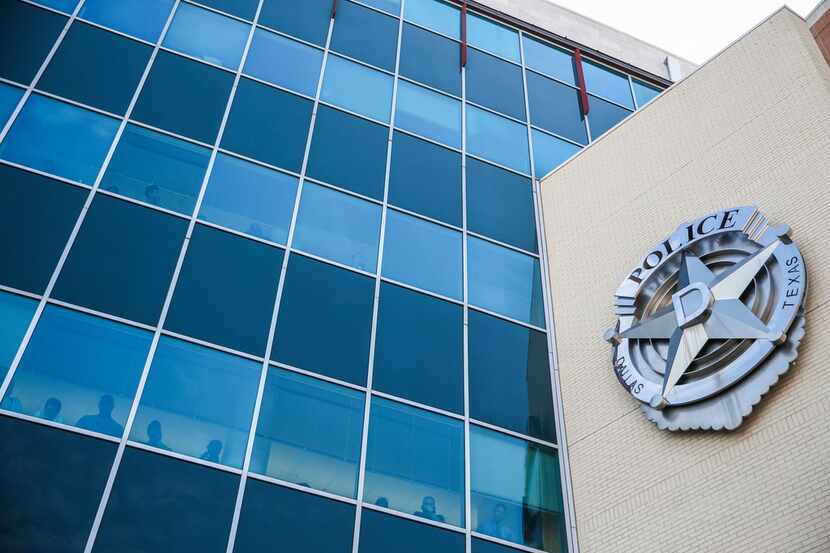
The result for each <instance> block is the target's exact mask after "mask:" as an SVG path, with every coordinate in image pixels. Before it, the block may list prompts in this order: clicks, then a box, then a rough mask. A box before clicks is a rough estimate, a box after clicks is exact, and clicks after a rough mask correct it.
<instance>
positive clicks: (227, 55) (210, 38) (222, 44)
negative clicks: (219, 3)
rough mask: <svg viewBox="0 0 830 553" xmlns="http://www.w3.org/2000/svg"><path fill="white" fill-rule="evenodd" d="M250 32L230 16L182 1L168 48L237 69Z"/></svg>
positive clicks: (169, 35) (247, 27)
mask: <svg viewBox="0 0 830 553" xmlns="http://www.w3.org/2000/svg"><path fill="white" fill-rule="evenodd" d="M250 29H251V27H250V26H249V25H246V24H244V23H242V22H240V21H237V20H235V19H231V18H230V17H225V16H224V15H219V14H218V13H216V12H212V11H208V10H204V9H202V8H198V7H196V6H193V5H191V4H186V3H184V2H182V3H181V4H179V7H178V9H177V10H176V15H175V16H174V17H173V22H172V23H171V24H170V29H168V31H167V34H166V35H165V36H164V46H167V47H168V48H172V49H173V50H178V51H180V52H184V53H185V54H189V55H191V56H193V57H196V58H199V59H202V60H205V61H207V62H210V63H215V64H216V65H221V66H223V67H227V68H228V69H236V68H237V67H239V60H240V59H242V51H243V50H244V49H245V42H246V41H247V40H248V32H249V31H250Z"/></svg>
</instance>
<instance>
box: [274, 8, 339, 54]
mask: <svg viewBox="0 0 830 553" xmlns="http://www.w3.org/2000/svg"><path fill="white" fill-rule="evenodd" d="M330 21H331V0H303V2H287V1H286V0H263V2H262V10H261V12H260V14H259V23H260V25H265V26H267V27H271V28H272V29H276V30H278V31H282V32H283V33H286V34H289V35H291V36H295V37H297V38H300V39H302V40H305V41H307V42H312V43H314V44H316V45H318V46H323V45H325V44H326V36H327V35H328V31H329V22H330Z"/></svg>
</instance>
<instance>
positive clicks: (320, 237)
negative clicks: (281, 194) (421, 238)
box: [293, 182, 380, 273]
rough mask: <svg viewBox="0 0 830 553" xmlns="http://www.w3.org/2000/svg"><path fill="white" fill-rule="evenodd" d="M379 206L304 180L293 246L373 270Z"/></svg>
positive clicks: (366, 269) (374, 266) (378, 231)
mask: <svg viewBox="0 0 830 553" xmlns="http://www.w3.org/2000/svg"><path fill="white" fill-rule="evenodd" d="M379 238H380V206H379V205H377V204H373V203H370V202H367V201H365V200H361V199H359V198H355V197H354V196H350V195H348V194H344V193H342V192H338V191H336V190H332V189H331V188H326V187H324V186H318V185H316V184H313V183H310V182H309V183H306V184H305V186H304V187H303V196H302V198H301V199H300V212H299V214H298V215H297V231H296V236H295V237H294V242H293V246H294V247H295V248H297V249H300V250H303V251H306V252H308V253H311V254H314V255H319V256H320V257H325V258H326V259H331V260H332V261H337V262H339V263H344V264H346V265H349V266H351V267H356V268H358V269H363V270H364V271H369V272H371V273H374V272H375V268H376V267H377V259H378V240H379Z"/></svg>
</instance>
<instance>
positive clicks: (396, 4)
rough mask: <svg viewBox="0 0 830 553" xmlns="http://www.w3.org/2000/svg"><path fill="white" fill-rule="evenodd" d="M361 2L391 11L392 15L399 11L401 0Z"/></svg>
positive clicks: (368, 0) (367, 0) (365, 0)
mask: <svg viewBox="0 0 830 553" xmlns="http://www.w3.org/2000/svg"><path fill="white" fill-rule="evenodd" d="M361 2H363V3H364V4H366V5H368V6H372V7H375V8H377V9H379V10H383V11H385V12H387V13H391V14H392V15H398V14H400V13H401V0H361ZM338 13H339V11H338Z"/></svg>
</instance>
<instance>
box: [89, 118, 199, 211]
mask: <svg viewBox="0 0 830 553" xmlns="http://www.w3.org/2000/svg"><path fill="white" fill-rule="evenodd" d="M209 158H210V150H208V149H207V148H203V147H202V146H196V145H195V144H191V143H189V142H185V141H183V140H179V139H178V138H173V137H172V136H167V135H165V134H161V133H158V132H155V131H151V130H148V129H145V128H142V127H137V126H135V125H128V126H127V128H126V129H124V133H123V134H122V135H121V139H120V140H119V141H118V147H117V148H116V149H115V154H114V155H113V157H112V161H110V164H109V166H108V167H107V172H106V173H105V174H104V179H103V181H102V182H101V188H103V189H104V190H110V191H111V192H115V193H117V194H122V195H124V196H129V197H131V198H135V199H136V200H141V201H142V202H147V203H149V204H153V205H158V206H161V207H165V208H167V209H171V210H173V211H178V212H179V213H183V214H185V215H190V214H191V213H192V212H193V208H194V207H195V206H196V196H198V195H199V189H200V188H201V187H202V179H203V178H204V175H205V170H206V169H207V164H208V160H209Z"/></svg>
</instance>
